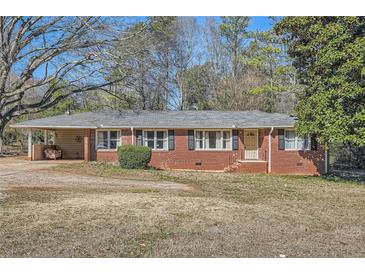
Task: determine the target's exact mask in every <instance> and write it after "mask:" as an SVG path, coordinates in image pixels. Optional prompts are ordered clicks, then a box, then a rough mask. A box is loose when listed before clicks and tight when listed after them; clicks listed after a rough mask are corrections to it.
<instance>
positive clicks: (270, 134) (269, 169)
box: [268, 127, 274, 173]
mask: <svg viewBox="0 0 365 274" xmlns="http://www.w3.org/2000/svg"><path fill="white" fill-rule="evenodd" d="M273 131H274V127H271V129H270V132H269V166H268V173H271V143H272V140H271V139H272V138H271V137H272V132H273Z"/></svg>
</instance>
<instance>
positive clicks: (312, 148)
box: [311, 135, 318, 150]
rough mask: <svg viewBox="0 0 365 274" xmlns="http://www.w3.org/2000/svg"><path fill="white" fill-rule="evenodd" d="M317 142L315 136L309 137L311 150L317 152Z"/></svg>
mask: <svg viewBox="0 0 365 274" xmlns="http://www.w3.org/2000/svg"><path fill="white" fill-rule="evenodd" d="M317 147H318V142H317V137H316V135H311V150H317Z"/></svg>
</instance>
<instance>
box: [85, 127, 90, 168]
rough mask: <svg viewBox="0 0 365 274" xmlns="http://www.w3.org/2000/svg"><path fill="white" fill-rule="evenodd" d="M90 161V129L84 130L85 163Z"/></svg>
mask: <svg viewBox="0 0 365 274" xmlns="http://www.w3.org/2000/svg"><path fill="white" fill-rule="evenodd" d="M90 160H91V155H90V129H84V161H86V162H89V161H90Z"/></svg>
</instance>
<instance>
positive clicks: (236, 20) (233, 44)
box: [219, 16, 250, 77]
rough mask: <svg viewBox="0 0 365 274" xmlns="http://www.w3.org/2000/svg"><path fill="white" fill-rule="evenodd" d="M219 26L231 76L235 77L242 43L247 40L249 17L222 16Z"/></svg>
mask: <svg viewBox="0 0 365 274" xmlns="http://www.w3.org/2000/svg"><path fill="white" fill-rule="evenodd" d="M221 19H222V23H221V24H220V26H219V29H220V34H221V36H222V38H223V40H224V46H225V48H226V49H227V52H228V53H229V54H230V56H231V64H232V68H231V70H232V75H233V76H234V77H235V76H237V74H238V73H239V70H240V66H239V65H240V60H239V59H240V55H241V54H242V51H243V49H244V47H243V42H244V39H245V38H247V34H248V30H247V28H248V24H249V22H250V17H247V16H223V17H221Z"/></svg>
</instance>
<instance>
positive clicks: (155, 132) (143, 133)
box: [142, 129, 169, 151]
mask: <svg viewBox="0 0 365 274" xmlns="http://www.w3.org/2000/svg"><path fill="white" fill-rule="evenodd" d="M147 131H153V148H152V150H153V151H168V150H169V136H168V130H167V129H160V130H156V129H142V136H143V138H142V139H143V144H142V146H144V147H148V146H146V145H145V140H146V138H145V132H147ZM157 131H163V132H165V133H166V138H164V139H163V141H164V142H165V141H166V148H156V147H157Z"/></svg>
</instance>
